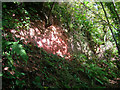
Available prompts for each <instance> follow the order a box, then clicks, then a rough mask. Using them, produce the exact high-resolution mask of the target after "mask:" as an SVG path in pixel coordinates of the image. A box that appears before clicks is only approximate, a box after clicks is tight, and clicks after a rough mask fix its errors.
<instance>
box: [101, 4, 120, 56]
mask: <svg viewBox="0 0 120 90" xmlns="http://www.w3.org/2000/svg"><path fill="white" fill-rule="evenodd" d="M100 4H101V6H102V8H103V11H104V13H105V17H106V19H107V23H108V25H109V29H110V31H111V33H112V36H113V39H114V41H115V44H116V47H117V49H118V54H119V55H120V48H119V45H118V43H117V40H116V38H115V35H114V33H113V31H112V28H111V26H110V22H109V20H108V17H107V13H106V11H105V8H104V6H103V3H102V2H100Z"/></svg>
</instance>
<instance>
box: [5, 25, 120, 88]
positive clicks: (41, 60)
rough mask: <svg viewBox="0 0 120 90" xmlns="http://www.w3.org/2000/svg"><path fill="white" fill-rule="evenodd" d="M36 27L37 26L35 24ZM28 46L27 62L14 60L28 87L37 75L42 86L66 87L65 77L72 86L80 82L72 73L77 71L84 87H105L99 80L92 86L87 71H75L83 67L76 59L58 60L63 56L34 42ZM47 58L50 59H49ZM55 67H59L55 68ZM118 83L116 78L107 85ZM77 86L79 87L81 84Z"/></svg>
mask: <svg viewBox="0 0 120 90" xmlns="http://www.w3.org/2000/svg"><path fill="white" fill-rule="evenodd" d="M34 27H36V26H34ZM41 27H42V28H44V26H41ZM36 28H37V27H36ZM23 46H25V47H27V46H26V45H24V44H23ZM27 48H28V49H27V50H26V52H27V55H28V57H29V59H28V61H27V64H26V63H25V62H23V61H22V59H21V60H15V61H14V67H15V68H16V70H17V71H18V72H22V73H24V74H25V75H24V76H22V77H20V78H18V80H25V82H27V87H30V86H34V84H33V81H35V80H36V77H40V78H38V80H39V81H40V83H41V86H42V87H58V86H56V85H57V83H59V84H60V85H61V86H59V87H64V85H63V84H64V80H63V79H65V82H67V84H68V85H69V86H72V85H74V86H75V84H78V83H77V82H76V81H75V78H74V77H73V76H72V75H75V74H76V73H78V74H77V75H78V77H79V78H80V80H81V81H82V82H84V84H82V82H81V85H83V87H84V86H86V85H88V86H89V87H92V88H94V87H104V86H102V85H100V84H99V83H97V82H96V83H94V85H93V86H91V83H92V81H91V79H89V77H88V76H87V75H86V74H85V73H83V72H81V71H77V70H76V72H75V71H74V70H73V69H74V68H75V69H76V67H81V66H80V64H73V63H74V60H73V61H68V60H66V61H65V60H63V61H57V60H59V59H60V60H62V59H61V57H59V56H58V57H56V58H55V56H54V57H53V56H52V55H51V54H47V53H45V52H43V51H41V49H40V48H38V47H36V46H34V45H33V44H31V45H30V46H28V47H27ZM46 59H48V61H47V60H46ZM55 59H56V61H52V60H55ZM49 60H50V61H49ZM59 63H62V65H63V67H71V68H72V69H71V70H70V69H69V71H68V70H67V68H63V67H61V66H59ZM51 64H52V65H51ZM71 65H73V66H71ZM77 65H78V66H77ZM55 67H57V68H55ZM9 72H10V74H11V75H14V74H15V71H10V70H9ZM67 72H68V73H67ZM67 74H68V76H69V78H68V77H67ZM65 75H66V76H65ZM62 78H63V79H62ZM61 79H62V80H61ZM3 80H4V78H3ZM67 80H68V81H67ZM62 81H63V82H62ZM4 82H6V85H5V86H7V85H8V87H10V86H9V83H8V80H4ZM36 82H37V81H36ZM79 83H80V82H79ZM116 83H118V82H117V81H115V80H111V84H110V85H106V86H107V87H119V85H118V84H116ZM76 86H77V87H78V86H79V84H78V85H76ZM25 87H26V86H25ZM66 87H67V86H66Z"/></svg>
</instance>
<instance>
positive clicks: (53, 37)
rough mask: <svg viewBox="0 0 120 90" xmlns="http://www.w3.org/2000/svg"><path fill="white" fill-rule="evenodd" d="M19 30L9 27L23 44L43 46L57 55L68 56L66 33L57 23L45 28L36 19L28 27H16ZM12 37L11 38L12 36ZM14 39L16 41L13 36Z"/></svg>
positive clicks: (42, 23) (42, 22) (66, 57)
mask: <svg viewBox="0 0 120 90" xmlns="http://www.w3.org/2000/svg"><path fill="white" fill-rule="evenodd" d="M18 28H19V29H20V30H19V31H17V30H15V29H11V30H10V32H11V33H12V34H13V35H14V37H17V38H20V40H23V43H24V44H26V45H27V44H28V43H29V44H30V43H31V44H32V45H34V46H36V45H37V46H38V47H40V48H43V49H44V50H45V51H46V52H48V53H53V54H57V55H58V56H61V57H65V59H69V58H70V53H69V52H68V42H67V39H68V37H67V35H66V34H65V33H64V31H63V30H62V28H61V27H59V26H57V25H51V26H50V27H48V28H45V23H44V21H40V20H36V21H35V22H31V25H30V28H29V29H28V30H27V29H24V28H20V27H18ZM14 37H13V38H14ZM14 40H15V41H17V40H16V39H15V38H14Z"/></svg>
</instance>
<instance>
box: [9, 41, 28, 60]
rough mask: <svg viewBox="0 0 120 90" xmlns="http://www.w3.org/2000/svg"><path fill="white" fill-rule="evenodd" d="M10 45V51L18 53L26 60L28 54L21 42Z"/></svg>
mask: <svg viewBox="0 0 120 90" xmlns="http://www.w3.org/2000/svg"><path fill="white" fill-rule="evenodd" d="M11 47H12V53H16V54H17V55H20V56H21V57H22V59H23V60H25V61H27V59H28V56H27V54H26V51H25V50H24V48H23V47H22V45H21V44H18V42H15V43H14V44H13V45H12V46H11Z"/></svg>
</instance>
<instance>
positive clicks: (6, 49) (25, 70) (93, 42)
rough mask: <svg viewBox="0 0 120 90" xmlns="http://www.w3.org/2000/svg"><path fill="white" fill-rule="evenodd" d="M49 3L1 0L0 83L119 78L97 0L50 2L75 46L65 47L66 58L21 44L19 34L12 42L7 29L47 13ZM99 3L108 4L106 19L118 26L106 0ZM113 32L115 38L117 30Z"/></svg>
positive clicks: (75, 84) (100, 82)
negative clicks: (0, 62) (68, 56)
mask: <svg viewBox="0 0 120 90" xmlns="http://www.w3.org/2000/svg"><path fill="white" fill-rule="evenodd" d="M8 4H10V7H8V6H9V5H8ZM51 5H52V3H51V2H47V3H23V2H22V3H20V2H18V3H16V2H15V3H3V23H2V24H3V36H2V37H3V40H2V56H3V59H2V60H3V74H1V73H0V75H2V76H3V80H4V81H5V82H3V86H4V87H7V88H15V87H19V88H31V87H33V88H45V89H47V88H49V87H50V88H59V87H60V88H89V87H94V88H95V87H97V88H101V87H107V85H109V84H110V82H109V81H110V80H114V79H116V78H119V75H120V71H119V67H120V65H119V56H117V55H118V54H117V50H116V46H115V45H113V47H108V44H107V42H110V43H111V44H114V40H113V38H112V36H111V32H110V30H109V28H108V24H107V23H105V22H103V21H104V20H102V19H105V16H104V13H103V11H102V10H101V6H100V4H99V3H93V2H92V3H88V2H85V3H83V4H82V3H81V2H74V3H73V2H72V3H70V2H69V3H55V6H54V9H53V10H52V14H54V15H56V16H57V19H59V20H60V21H61V23H62V27H63V28H66V29H67V34H68V35H69V37H68V39H70V40H71V44H72V45H73V47H75V48H76V51H75V50H73V52H72V53H71V54H72V58H71V61H69V60H66V59H65V58H61V57H59V56H57V55H54V54H48V53H47V52H46V51H45V50H43V49H42V48H41V49H40V48H38V47H37V46H36V47H35V46H32V45H30V44H28V45H24V44H23V43H22V41H21V40H19V39H17V40H18V41H17V42H14V40H13V39H12V38H13V36H12V34H10V33H9V30H10V29H16V30H18V31H19V29H29V27H30V25H31V21H34V20H42V19H43V18H41V17H40V15H41V14H42V13H41V11H42V12H45V13H46V14H48V13H47V11H49V10H50V8H51ZM95 5H96V6H97V8H95ZM104 5H106V6H107V8H106V7H105V9H109V10H110V12H108V11H107V13H108V14H109V15H111V17H109V20H110V22H111V24H112V25H115V27H117V26H119V25H118V24H117V23H118V20H116V19H117V16H116V15H115V11H114V10H112V9H113V6H112V4H111V3H105V4H104ZM85 6H86V7H85ZM16 7H17V8H16ZM87 7H88V8H90V9H87ZM119 7H120V5H118V4H116V8H117V9H118V8H119ZM91 10H92V11H91ZM92 12H94V13H92ZM112 12H114V13H112ZM95 13H98V14H95ZM118 14H119V10H118ZM43 17H44V16H43ZM100 17H102V18H100ZM43 20H44V19H43ZM112 20H113V21H114V22H112ZM18 27H19V28H18ZM113 32H114V33H115V37H116V39H117V41H118V43H119V33H118V32H119V31H116V30H113ZM70 40H69V41H70ZM103 45H104V46H103ZM101 46H103V48H101ZM73 49H74V48H73ZM78 49H79V50H78ZM98 49H99V50H98ZM17 65H18V66H17ZM8 81H11V82H8ZM111 87H112V86H111Z"/></svg>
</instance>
